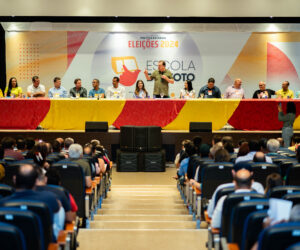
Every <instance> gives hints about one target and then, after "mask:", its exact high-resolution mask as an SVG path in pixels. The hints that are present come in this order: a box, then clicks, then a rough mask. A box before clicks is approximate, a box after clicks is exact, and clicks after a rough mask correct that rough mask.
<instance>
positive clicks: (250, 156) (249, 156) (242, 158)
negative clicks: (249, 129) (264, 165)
mask: <svg viewBox="0 0 300 250" xmlns="http://www.w3.org/2000/svg"><path fill="white" fill-rule="evenodd" d="M248 145H249V150H250V152H249V153H248V154H246V155H244V156H238V157H237V158H236V160H235V163H238V162H241V161H252V160H253V157H254V155H255V153H256V152H258V151H260V148H259V144H258V142H257V141H255V140H251V141H249V143H248ZM266 162H268V163H273V161H272V159H271V158H270V157H269V156H266Z"/></svg>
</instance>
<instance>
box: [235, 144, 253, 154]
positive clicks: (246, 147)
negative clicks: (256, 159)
mask: <svg viewBox="0 0 300 250" xmlns="http://www.w3.org/2000/svg"><path fill="white" fill-rule="evenodd" d="M249 152H250V149H249V144H248V142H243V143H242V145H241V146H240V148H239V152H238V154H237V157H239V156H245V155H246V154H248V153H249Z"/></svg>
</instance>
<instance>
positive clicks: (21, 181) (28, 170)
mask: <svg viewBox="0 0 300 250" xmlns="http://www.w3.org/2000/svg"><path fill="white" fill-rule="evenodd" d="M37 177H38V173H37V171H36V169H35V168H34V167H33V166H32V165H29V164H24V165H21V166H20V167H19V169H18V172H17V174H16V176H15V183H16V188H17V189H33V188H34V187H35V183H36V179H37Z"/></svg>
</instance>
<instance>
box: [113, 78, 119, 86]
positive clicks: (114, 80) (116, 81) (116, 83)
mask: <svg viewBox="0 0 300 250" xmlns="http://www.w3.org/2000/svg"><path fill="white" fill-rule="evenodd" d="M119 81H120V78H119V77H117V76H115V77H114V78H113V80H112V84H113V86H114V88H118V86H119Z"/></svg>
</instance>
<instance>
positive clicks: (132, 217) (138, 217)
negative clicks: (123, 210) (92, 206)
mask: <svg viewBox="0 0 300 250" xmlns="http://www.w3.org/2000/svg"><path fill="white" fill-rule="evenodd" d="M94 220H95V221H161V220H164V221H192V220H193V217H192V215H188V214H186V215H172V214H170V215H167V214H164V215H160V214H156V215H153V214H151V215H143V214H119V215H116V214H106V215H99V214H97V215H95V216H94Z"/></svg>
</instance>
